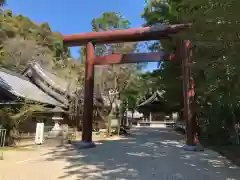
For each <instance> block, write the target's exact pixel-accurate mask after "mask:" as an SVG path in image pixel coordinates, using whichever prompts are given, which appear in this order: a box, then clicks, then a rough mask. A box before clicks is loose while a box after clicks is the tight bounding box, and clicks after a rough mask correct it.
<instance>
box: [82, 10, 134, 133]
mask: <svg viewBox="0 0 240 180" xmlns="http://www.w3.org/2000/svg"><path fill="white" fill-rule="evenodd" d="M129 25H130V22H129V21H128V20H126V19H125V18H124V17H123V16H122V15H121V14H118V13H115V12H105V13H103V14H102V15H101V16H100V17H98V18H95V19H93V20H92V28H93V31H97V32H99V31H106V30H114V29H126V28H129ZM136 46H137V44H136V43H117V44H108V45H107V44H104V45H97V46H96V54H97V55H99V56H103V55H108V54H114V53H131V52H134V51H135V50H136ZM82 51H83V52H84V49H82ZM136 69H137V66H136V65H129V64H128V65H106V66H100V67H97V68H96V70H95V86H97V87H98V88H99V90H100V91H101V92H105V94H106V96H108V98H109V100H110V106H111V107H113V106H114V103H115V101H116V100H117V99H119V93H121V91H122V90H123V89H124V88H125V87H126V86H127V84H128V81H129V79H130V77H131V73H132V72H133V71H135V70H136ZM112 92H114V93H112ZM113 111H114V109H113V108H111V111H110V112H109V113H110V117H108V132H109V134H110V133H111V116H112V114H113Z"/></svg>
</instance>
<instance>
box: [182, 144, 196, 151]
mask: <svg viewBox="0 0 240 180" xmlns="http://www.w3.org/2000/svg"><path fill="white" fill-rule="evenodd" d="M183 150H185V151H196V146H189V145H185V146H183Z"/></svg>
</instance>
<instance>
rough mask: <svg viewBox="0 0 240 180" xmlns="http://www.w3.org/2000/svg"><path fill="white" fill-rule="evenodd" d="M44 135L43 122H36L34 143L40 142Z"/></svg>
mask: <svg viewBox="0 0 240 180" xmlns="http://www.w3.org/2000/svg"><path fill="white" fill-rule="evenodd" d="M43 136H44V123H37V127H36V135H35V144H42V143H43Z"/></svg>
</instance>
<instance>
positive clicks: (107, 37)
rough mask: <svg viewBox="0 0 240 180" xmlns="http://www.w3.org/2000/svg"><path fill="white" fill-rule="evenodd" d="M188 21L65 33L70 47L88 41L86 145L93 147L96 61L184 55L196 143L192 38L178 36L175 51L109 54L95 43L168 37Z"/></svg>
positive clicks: (191, 133) (190, 122)
mask: <svg viewBox="0 0 240 180" xmlns="http://www.w3.org/2000/svg"><path fill="white" fill-rule="evenodd" d="M189 27H190V25H188V24H177V25H165V26H156V27H143V28H132V29H125V30H113V31H102V32H89V33H82V34H73V35H65V36H63V42H64V44H65V45H67V46H68V47H72V46H81V45H87V54H86V58H87V59H86V64H85V88H84V112H83V132H82V143H81V144H82V145H83V147H93V146H94V143H93V142H92V120H93V89H94V65H106V64H124V63H141V62H154V61H160V60H171V59H176V58H177V59H181V61H182V76H183V99H184V119H185V121H186V124H187V128H186V132H187V133H186V135H187V136H186V137H187V141H186V143H187V145H188V146H192V145H194V143H193V139H194V133H195V130H194V123H193V122H194V121H195V120H194V119H193V118H192V115H191V114H192V113H190V97H189V95H188V94H189V90H190V81H191V80H190V69H189V66H188V65H189V62H190V53H189V49H190V41H185V40H179V42H177V51H176V52H175V54H173V53H167V52H154V53H137V54H135V53H132V54H112V55H107V56H95V49H94V45H96V44H106V43H120V42H136V41H149V40H160V39H169V40H171V35H173V34H176V33H178V32H180V31H182V30H185V29H187V28H189Z"/></svg>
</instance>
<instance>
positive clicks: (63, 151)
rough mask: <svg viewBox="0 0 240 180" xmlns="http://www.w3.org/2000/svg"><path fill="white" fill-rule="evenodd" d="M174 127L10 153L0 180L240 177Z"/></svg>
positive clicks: (219, 179) (222, 179)
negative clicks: (188, 146)
mask: <svg viewBox="0 0 240 180" xmlns="http://www.w3.org/2000/svg"><path fill="white" fill-rule="evenodd" d="M182 140H183V137H182V136H181V135H178V134H176V133H175V132H174V131H172V130H171V129H154V128H139V129H135V130H134V131H133V133H132V135H131V136H130V137H129V138H124V139H119V138H118V139H117V138H114V139H109V140H104V141H103V140H98V141H96V144H97V146H96V147H95V148H91V149H75V148H73V147H58V148H56V147H54V148H53V147H43V146H42V147H32V148H30V149H28V150H25V151H24V150H19V151H5V152H4V160H2V161H0V180H57V179H62V180H82V179H84V180H128V179H129V180H139V179H140V180H238V179H240V178H239V177H240V169H239V167H237V166H235V165H233V164H232V163H230V162H229V161H228V160H226V159H225V158H224V157H222V156H221V155H219V154H217V153H216V152H214V151H212V150H208V149H206V150H205V151H204V152H186V151H184V150H183V149H182V145H183V143H182Z"/></svg>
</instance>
